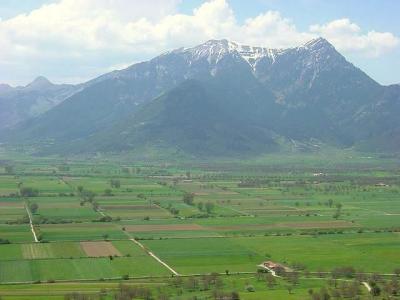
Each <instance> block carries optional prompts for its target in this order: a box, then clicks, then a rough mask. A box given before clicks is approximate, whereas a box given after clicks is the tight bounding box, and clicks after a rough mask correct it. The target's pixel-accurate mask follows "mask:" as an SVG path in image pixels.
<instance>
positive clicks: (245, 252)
mask: <svg viewBox="0 0 400 300" xmlns="http://www.w3.org/2000/svg"><path fill="white" fill-rule="evenodd" d="M348 155H354V153H348ZM314 158H315V161H313V156H310V155H304V156H302V157H300V156H290V155H289V157H287V159H286V160H285V158H284V157H278V156H274V157H265V158H260V159H259V160H258V161H257V162H254V161H245V160H244V161H240V162H230V161H218V162H204V163H201V164H200V163H199V164H196V163H193V162H190V163H183V162H179V163H171V164H164V163H150V162H141V163H139V162H136V163H132V162H131V161H125V162H124V163H122V162H121V161H119V160H118V159H116V158H109V159H103V158H102V159H93V160H75V159H71V160H70V161H68V162H67V163H66V162H65V161H60V160H59V159H58V158H35V159H32V158H27V157H24V156H21V155H16V156H15V157H14V159H15V170H16V173H17V174H15V175H5V174H3V173H1V172H2V171H1V170H2V169H1V168H0V173H1V174H0V196H2V197H0V238H1V239H4V240H9V242H11V243H12V244H6V245H0V283H2V284H5V283H7V282H34V281H38V280H40V281H41V282H46V281H48V280H49V281H53V280H56V281H57V280H87V279H93V280H100V279H101V278H116V282H118V281H120V280H119V279H120V278H122V276H124V275H129V276H135V277H149V276H155V277H156V276H165V278H160V279H158V280H159V282H157V283H154V282H153V281H152V280H153V279H146V280H147V281H146V283H154V284H157V285H161V286H165V288H166V289H167V291H168V292H169V293H170V295H171V298H172V299H188V298H191V297H193V296H197V297H199V298H205V297H210V292H207V291H200V290H196V291H188V290H187V289H184V292H183V295H181V296H179V297H178V296H177V295H176V294H175V293H176V289H174V288H173V287H171V286H170V285H169V284H168V282H169V278H170V276H171V273H170V272H169V271H168V270H167V268H165V267H164V266H162V265H161V264H160V263H159V262H157V261H156V260H155V259H154V258H152V257H151V256H149V255H148V253H146V251H144V250H143V249H142V248H140V247H139V246H138V245H137V244H135V243H134V242H132V241H130V240H129V239H130V238H132V237H135V238H137V239H139V241H140V242H141V243H142V244H144V246H145V247H147V248H148V249H149V250H151V251H152V252H153V253H154V254H155V255H157V256H158V257H159V258H160V259H162V260H163V261H164V262H166V263H167V264H168V265H170V266H171V267H172V268H173V269H175V270H176V271H177V272H179V273H181V274H207V273H211V272H219V273H225V272H226V271H228V272H229V273H230V274H232V273H235V272H255V270H256V266H257V265H258V264H259V263H261V262H262V261H264V260H273V261H276V262H280V263H283V264H286V265H289V266H290V265H293V264H302V265H304V266H305V267H306V268H307V269H308V270H309V271H321V270H324V271H330V270H332V269H333V268H335V267H338V266H349V265H351V266H353V267H355V268H357V269H358V270H363V271H366V272H378V273H389V272H392V271H393V269H394V268H395V267H400V258H399V255H398V253H399V252H400V234H399V232H400V231H399V229H400V218H399V214H400V202H399V195H400V173H399V171H398V170H399V169H398V166H399V164H398V161H396V160H393V159H388V160H385V159H377V158H373V159H364V158H361V157H355V158H354V159H353V160H352V159H349V158H348V156H347V154H340V155H339V154H337V153H336V154H333V155H332V158H331V160H330V161H324V159H326V158H327V157H323V156H317V157H314ZM65 164H68V168H66V169H63V170H60V169H59V168H58V167H59V166H60V165H65ZM187 171H190V176H189V177H188V176H187ZM314 173H323V175H322V176H314ZM111 179H115V180H119V181H120V184H121V186H120V188H111V186H110V180H111ZM246 182H247V183H249V182H250V184H248V186H246V184H245V183H246ZM19 183H22V185H23V186H26V187H33V188H37V189H38V190H39V197H32V198H29V199H22V198H20V197H18V196H17V195H9V194H10V193H16V192H18V184H19ZM78 186H83V187H84V189H86V190H90V191H93V192H94V193H95V197H94V199H93V201H92V202H93V203H97V204H98V205H99V207H100V211H101V213H100V212H96V211H95V210H94V209H93V207H92V206H93V203H90V202H85V203H83V205H81V204H80V202H81V201H82V200H83V199H82V198H81V197H80V195H79V193H78V192H77V187H78ZM106 189H111V195H110V194H108V195H105V190H106ZM186 192H191V193H194V195H195V196H194V204H193V205H188V204H186V203H184V202H183V201H182V195H183V194H184V193H186ZM28 200H29V202H31V203H36V204H38V207H39V208H38V210H37V211H36V212H35V213H34V214H33V216H34V222H35V223H37V224H35V230H36V232H37V234H38V236H39V237H40V238H42V240H43V241H44V243H33V235H32V232H31V231H30V227H29V224H20V223H21V222H22V221H24V220H23V218H24V216H25V215H26V211H25V208H24V207H23V203H24V202H25V201H28ZM328 201H331V204H332V205H328ZM200 203H203V205H205V204H206V203H212V204H213V205H214V207H213V209H212V211H211V213H210V214H209V215H207V214H206V212H205V210H204V209H201V204H200ZM337 205H340V215H339V217H338V220H336V219H334V218H333V216H334V214H335V213H336V212H337ZM104 216H106V217H111V218H112V219H108V220H107V221H108V222H97V221H99V219H100V218H103V217H104ZM95 220H97V221H96V222H94V221H95ZM25 222H26V220H25ZM134 225H158V227H153V228H154V229H152V230H147V229H146V230H142V231H141V230H139V229H140V228H145V227H139V226H137V227H136V228H139V229H135V227H133V226H134ZM161 225H162V226H161ZM169 225H179V226H175V227H173V226H170V227H169V228H168V226H169ZM185 226H187V228H189V229H183V228H184V227H185ZM190 226H192V227H191V228H190ZM147 228H149V226H148V227H147ZM150 228H151V226H150ZM105 239H106V240H109V241H110V242H111V243H112V245H113V246H114V247H115V248H116V249H117V250H118V252H120V253H121V255H122V256H121V257H117V258H112V259H110V258H109V257H99V258H89V257H86V254H85V253H84V251H83V250H82V248H81V246H80V243H79V242H80V241H99V240H105ZM199 278H201V276H200V277H199ZM223 281H224V289H225V290H237V291H238V292H239V293H240V296H241V299H249V300H252V299H265V298H267V299H296V300H297V299H308V298H309V296H308V289H309V288H314V289H319V288H320V287H321V286H324V285H326V283H325V282H323V281H322V282H315V281H314V282H313V281H312V280H309V281H306V280H301V282H300V284H299V285H298V286H296V287H295V290H294V292H293V293H292V294H289V293H288V291H287V283H286V282H279V283H278V284H277V286H276V287H274V288H273V289H271V290H270V289H267V288H266V285H265V282H264V281H263V282H261V281H260V282H259V281H257V280H255V278H254V275H244V274H243V275H235V276H227V277H224V279H223ZM248 283H249V284H252V285H254V287H255V292H247V291H245V288H244V287H245V286H246V284H248ZM80 284H81V283H80ZM82 284H83V283H82ZM109 284H110V285H109ZM112 284H114V285H113V288H115V287H116V285H117V283H111V282H108V281H101V282H97V283H93V284H92V285H91V284H88V283H85V285H82V287H83V290H84V291H86V292H88V293H92V292H98V291H99V290H100V289H101V288H102V287H108V286H111V285H112ZM19 289H20V290H19ZM53 290H54V293H51V291H53ZM69 290H71V291H72V290H79V284H76V285H74V283H69V285H66V284H65V285H63V284H62V283H56V284H54V288H53V286H51V285H45V284H40V285H15V286H12V288H11V287H10V286H8V289H7V288H5V287H4V286H2V285H0V295H2V294H3V295H4V297H3V299H60V298H63V295H64V294H65V292H66V291H69ZM7 293H8V294H7ZM18 293H19V294H18ZM157 293H158V290H157V289H156V288H155V289H154V295H157ZM107 297H108V298H107ZM107 297H106V298H105V299H112V296H111V294H110V295H108V296H107ZM155 297H156V296H155Z"/></svg>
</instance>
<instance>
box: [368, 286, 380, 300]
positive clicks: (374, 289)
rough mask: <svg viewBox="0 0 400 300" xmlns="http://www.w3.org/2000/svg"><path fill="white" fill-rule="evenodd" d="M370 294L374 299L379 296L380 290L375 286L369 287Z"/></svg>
mask: <svg viewBox="0 0 400 300" xmlns="http://www.w3.org/2000/svg"><path fill="white" fill-rule="evenodd" d="M370 293H371V295H372V296H374V297H376V296H379V295H380V294H381V288H380V287H379V286H377V285H374V286H372V287H371V291H370Z"/></svg>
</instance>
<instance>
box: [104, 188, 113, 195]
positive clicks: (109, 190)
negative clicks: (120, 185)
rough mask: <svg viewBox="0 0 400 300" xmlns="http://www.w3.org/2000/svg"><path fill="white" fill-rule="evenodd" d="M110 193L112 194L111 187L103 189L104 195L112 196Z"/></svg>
mask: <svg viewBox="0 0 400 300" xmlns="http://www.w3.org/2000/svg"><path fill="white" fill-rule="evenodd" d="M112 195H113V193H112V190H111V189H105V190H104V196H112Z"/></svg>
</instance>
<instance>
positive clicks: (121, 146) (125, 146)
mask: <svg viewBox="0 0 400 300" xmlns="http://www.w3.org/2000/svg"><path fill="white" fill-rule="evenodd" d="M35 85H38V86H46V85H47V83H46V81H45V80H39V82H38V83H37V84H34V86H35ZM26 88H28V87H26ZM399 95H400V91H399V87H398V86H389V87H387V86H381V85H379V84H378V83H377V82H375V81H374V80H373V79H371V78H370V77H369V76H368V75H366V74H365V73H364V72H362V71H361V70H360V69H358V68H357V67H355V66H354V65H352V64H351V63H350V62H348V61H347V60H346V59H345V58H344V57H343V56H342V55H341V54H340V53H339V52H338V51H337V50H336V49H335V48H334V47H333V46H332V45H331V44H330V43H329V42H328V41H326V40H325V39H322V38H318V39H314V40H312V41H309V42H308V43H306V44H304V45H301V46H299V47H295V48H289V49H268V48H263V47H252V46H245V45H240V44H238V43H234V42H230V41H228V40H210V41H208V42H206V43H204V44H201V45H198V46H196V47H193V48H180V49H176V50H173V51H170V52H167V53H164V54H162V55H160V56H158V57H155V58H154V59H152V60H149V61H146V62H142V63H139V64H135V65H132V66H130V67H128V68H127V69H124V70H121V71H114V72H111V73H108V74H105V75H103V76H100V77H98V78H96V79H94V80H92V81H90V82H88V83H86V84H83V85H82V86H81V89H80V90H78V91H76V92H75V93H73V94H72V95H71V96H70V97H68V99H66V100H65V101H62V103H60V104H58V105H56V106H55V107H54V108H52V109H50V110H48V111H47V112H45V113H43V114H41V115H39V116H37V117H35V118H31V119H30V120H28V121H26V122H23V123H21V124H19V125H18V126H16V128H14V129H13V130H11V131H8V132H3V133H1V134H0V136H1V137H2V140H3V141H6V142H12V143H21V142H22V141H23V142H24V143H35V144H37V145H39V146H40V147H39V148H41V151H43V149H45V151H47V152H52V153H62V152H64V153H78V152H96V151H113V152H118V151H149V149H159V151H163V149H169V150H172V151H175V152H177V153H185V154H189V155H192V156H202V157H206V156H222V155H229V156H235V155H256V154H261V153H265V152H270V151H279V149H282V147H286V146H287V145H288V144H293V145H315V144H316V143H325V144H329V145H332V146H335V147H358V148H360V149H364V150H382V149H384V150H385V151H386V150H387V151H393V150H396V147H397V145H400V141H396V138H393V137H395V136H398V135H397V133H398V131H399V128H400V126H399V125H400V124H399V121H397V120H398V118H397V113H398V112H399V109H400V107H399V105H400V103H399ZM386 139H388V141H387V142H386ZM382 145H385V147H382ZM306 148H307V147H306ZM311 148H312V146H311Z"/></svg>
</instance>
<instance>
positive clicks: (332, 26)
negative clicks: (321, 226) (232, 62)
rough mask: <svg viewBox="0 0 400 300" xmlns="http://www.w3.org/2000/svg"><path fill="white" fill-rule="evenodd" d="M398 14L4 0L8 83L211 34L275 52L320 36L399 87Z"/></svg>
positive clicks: (61, 74) (1, 57)
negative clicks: (268, 48)
mask: <svg viewBox="0 0 400 300" xmlns="http://www.w3.org/2000/svg"><path fill="white" fill-rule="evenodd" d="M46 4H53V5H51V6H43V5H46ZM194 10H196V11H197V13H196V12H193V11H194ZM399 12H400V1H397V0H385V1H382V0H381V1H378V0H347V1H345V0H335V1H328V0H297V1H295V0H285V1H284V0H247V1H243V0H210V1H201V0H183V1H182V0H181V1H179V0H148V1H146V2H144V1H141V0H23V1H16V0H1V1H0V18H1V21H0V47H1V48H2V49H3V50H2V51H1V52H0V70H2V71H0V82H6V83H10V84H13V85H16V84H26V83H28V82H29V81H31V80H32V79H33V78H34V77H35V76H37V75H44V76H46V77H48V78H49V79H51V80H52V81H55V82H72V83H76V82H82V81H85V80H88V79H90V78H93V77H95V76H98V75H100V74H102V73H104V72H108V71H111V70H113V69H116V68H123V67H125V66H128V65H129V64H132V63H135V62H138V61H141V60H145V59H149V58H151V57H153V56H155V55H157V54H158V53H161V52H163V51H165V50H170V49H173V48H175V47H180V46H192V45H195V44H197V43H201V42H203V41H205V40H207V39H209V38H228V39H232V40H235V41H238V42H241V43H246V44H256V45H260V46H265V47H271V48H275V47H291V46H296V45H299V44H301V43H302V42H304V41H306V40H307V39H310V38H313V37H315V36H320V35H321V36H324V37H325V38H327V39H328V40H329V41H330V42H331V43H332V44H333V45H334V46H335V47H336V48H337V49H338V50H339V51H340V52H341V53H342V54H343V55H345V57H346V58H347V59H348V60H349V61H351V62H352V63H354V64H355V65H356V66H358V67H360V68H361V69H362V70H364V71H365V72H366V73H367V74H369V75H370V76H371V77H372V78H374V79H375V80H377V81H378V82H380V83H382V84H391V83H400V72H399V71H398V70H400V59H399V58H400V42H399V39H400V21H399V18H398V13H399ZM21 14H22V15H21Z"/></svg>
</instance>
